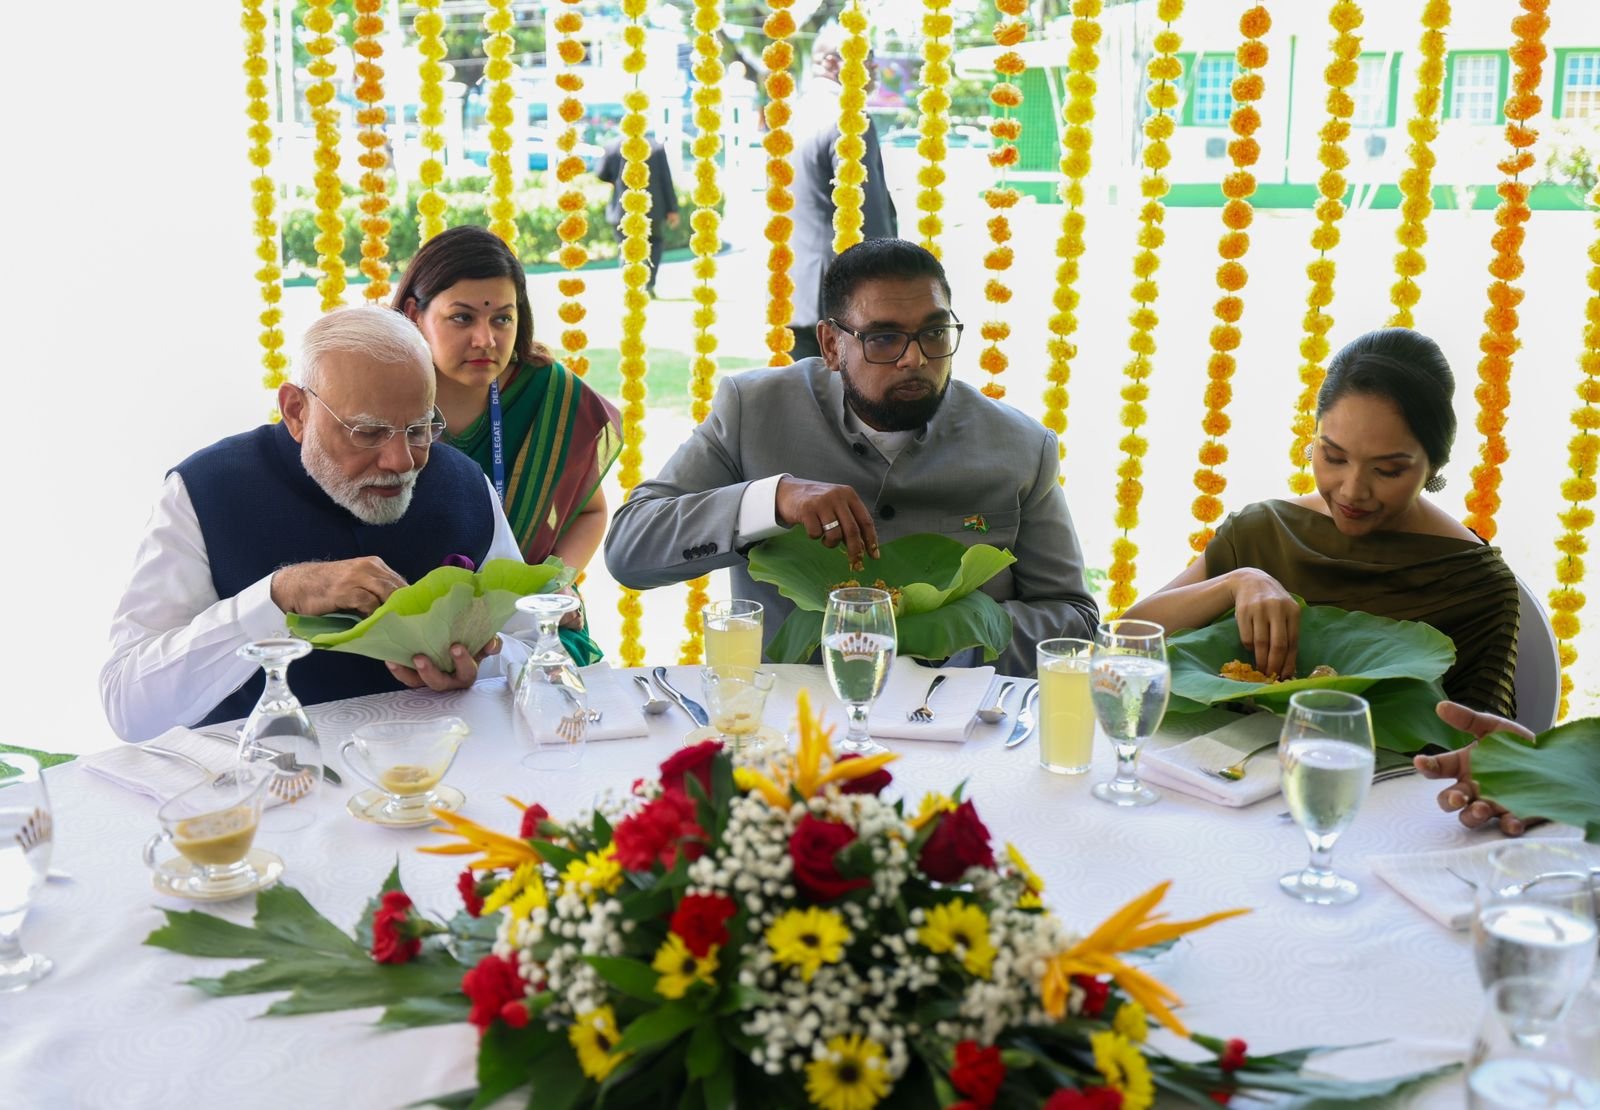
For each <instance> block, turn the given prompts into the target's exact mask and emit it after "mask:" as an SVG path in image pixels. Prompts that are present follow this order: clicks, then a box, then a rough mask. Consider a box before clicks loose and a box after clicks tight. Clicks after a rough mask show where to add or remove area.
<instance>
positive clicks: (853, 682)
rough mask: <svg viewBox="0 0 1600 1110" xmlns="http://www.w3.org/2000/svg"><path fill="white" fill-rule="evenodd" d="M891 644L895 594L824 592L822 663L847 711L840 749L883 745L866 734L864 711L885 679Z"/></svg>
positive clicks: (860, 751)
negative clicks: (826, 598) (825, 598)
mask: <svg viewBox="0 0 1600 1110" xmlns="http://www.w3.org/2000/svg"><path fill="white" fill-rule="evenodd" d="M895 644H896V632H895V625H894V599H893V598H891V597H890V596H889V592H888V591H887V590H874V589H870V588H868V587H861V586H849V587H846V588H844V589H839V590H834V591H833V592H832V593H830V594H829V595H828V607H827V608H826V609H825V610H823V613H822V666H823V669H824V670H825V671H827V673H828V685H829V686H831V687H833V693H834V696H835V697H837V698H838V699H839V700H840V701H842V702H844V704H845V709H846V711H847V713H848V714H849V719H850V726H849V729H848V731H847V732H846V734H845V738H844V739H843V740H842V741H840V743H839V748H840V750H841V751H844V752H849V753H854V754H856V755H874V754H876V753H878V752H882V751H887V750H888V749H887V748H885V747H884V746H883V745H882V744H880V743H878V742H877V741H876V740H874V739H873V738H872V737H871V736H870V735H868V733H867V715H868V714H869V713H871V712H872V703H873V702H875V701H877V700H878V695H879V694H881V693H883V684H884V683H885V682H886V681H888V678H889V667H890V666H891V665H892V664H893V663H894V653H895Z"/></svg>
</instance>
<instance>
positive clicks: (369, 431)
mask: <svg viewBox="0 0 1600 1110" xmlns="http://www.w3.org/2000/svg"><path fill="white" fill-rule="evenodd" d="M300 388H301V389H302V390H304V391H305V392H306V393H309V394H311V396H312V397H316V401H317V404H319V405H321V406H322V407H323V408H325V409H327V410H328V415H329V416H331V417H333V418H334V419H335V420H337V421H338V422H339V426H340V427H341V428H343V429H344V430H345V431H347V432H349V433H350V442H351V443H353V444H355V445H356V446H357V447H361V448H365V449H366V450H368V451H373V450H376V449H377V448H379V447H382V446H383V445H384V444H385V443H388V442H389V441H390V440H391V439H393V438H394V436H395V433H396V432H398V431H400V429H399V428H396V427H395V426H394V425H393V424H349V423H346V422H345V420H344V418H343V417H342V416H340V415H339V414H338V413H336V412H334V411H333V409H332V408H331V407H330V406H329V405H328V402H326V401H324V400H323V399H322V398H321V397H317V391H316V390H314V389H312V388H310V387H309V386H301V387H300ZM405 433H406V445H407V446H408V447H427V446H430V445H431V444H432V443H434V441H436V440H437V439H438V438H439V437H440V436H442V435H444V414H442V413H441V412H440V411H439V410H438V409H437V408H435V409H434V410H433V417H432V419H429V420H420V421H418V422H417V423H415V424H407V425H406V427H405Z"/></svg>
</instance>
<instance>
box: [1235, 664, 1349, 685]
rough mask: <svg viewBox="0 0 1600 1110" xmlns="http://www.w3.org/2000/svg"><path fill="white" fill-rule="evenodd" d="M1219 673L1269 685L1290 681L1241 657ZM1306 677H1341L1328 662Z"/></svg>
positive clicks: (1239, 679)
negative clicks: (1269, 672)
mask: <svg viewBox="0 0 1600 1110" xmlns="http://www.w3.org/2000/svg"><path fill="white" fill-rule="evenodd" d="M1218 673H1219V674H1221V675H1222V677H1223V678H1231V679H1232V680H1233V681H1235V682H1255V683H1265V684H1267V685H1273V684H1276V683H1279V682H1286V681H1288V679H1283V678H1279V677H1278V676H1277V675H1275V674H1263V673H1262V672H1261V671H1258V670H1256V669H1255V668H1254V667H1252V666H1251V665H1250V664H1248V663H1246V662H1244V661H1242V660H1239V659H1233V660H1230V661H1229V662H1227V663H1224V664H1222V670H1221V671H1219V672H1218ZM1289 677H1290V678H1293V677H1294V676H1293V675H1290V676H1289ZM1306 677H1307V678H1338V677H1339V672H1338V671H1336V670H1334V669H1333V668H1332V667H1330V666H1328V664H1326V663H1322V664H1319V665H1318V666H1315V667H1313V668H1311V673H1310V674H1308V675H1306Z"/></svg>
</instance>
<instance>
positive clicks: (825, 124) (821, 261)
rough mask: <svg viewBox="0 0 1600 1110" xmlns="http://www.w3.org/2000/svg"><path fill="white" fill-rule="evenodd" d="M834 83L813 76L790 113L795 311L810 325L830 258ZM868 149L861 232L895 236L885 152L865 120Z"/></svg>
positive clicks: (835, 165)
mask: <svg viewBox="0 0 1600 1110" xmlns="http://www.w3.org/2000/svg"><path fill="white" fill-rule="evenodd" d="M841 92H843V89H842V88H841V86H840V85H839V82H837V81H830V80H828V79H827V78H826V77H816V76H814V77H812V78H811V80H810V83H809V84H807V85H806V88H805V92H804V93H803V94H802V95H801V97H800V101H799V103H798V104H797V105H796V106H795V114H794V234H793V236H791V238H790V240H789V245H790V247H792V248H793V249H794V268H793V270H792V271H791V273H790V276H791V277H792V278H793V279H794V315H793V316H792V317H791V318H790V320H791V322H792V323H793V324H794V325H795V326H797V327H810V326H811V325H813V324H815V323H816V322H817V321H818V320H819V319H821V315H820V309H819V306H820V305H821V303H822V274H823V271H825V270H826V269H827V268H828V263H830V262H832V261H833V258H834V255H833V213H834V209H835V208H836V207H837V206H836V205H835V204H834V203H833V178H834V174H836V173H837V172H838V170H839V155H838V152H837V149H836V148H837V147H838V144H839V94H840V93H841ZM861 138H862V140H863V141H864V142H865V143H866V147H867V150H866V153H865V154H864V155H862V157H861V164H862V166H863V167H864V168H865V169H866V171H867V180H866V182H865V183H864V184H863V185H862V186H861V189H862V192H863V193H865V194H866V196H865V198H864V199H863V200H862V202H861V220H862V223H861V236H862V238H864V239H893V238H894V237H895V236H896V235H898V234H899V227H900V223H899V219H898V217H897V216H896V214H895V210H894V200H893V199H892V198H891V197H890V196H889V186H888V185H887V184H886V183H885V182H884V179H883V152H882V151H881V150H880V149H879V147H878V129H877V127H876V126H875V125H874V124H873V123H872V121H871V120H868V121H867V131H866V134H864V135H862V136H861Z"/></svg>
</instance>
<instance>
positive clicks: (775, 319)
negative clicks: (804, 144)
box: [761, 0, 795, 366]
mask: <svg viewBox="0 0 1600 1110" xmlns="http://www.w3.org/2000/svg"><path fill="white" fill-rule="evenodd" d="M793 3H794V0H771V7H772V11H771V13H770V14H768V16H767V18H766V21H765V22H764V23H762V25H761V29H762V31H763V32H765V34H766V36H767V38H769V39H771V40H772V41H771V42H769V43H768V44H767V46H766V49H765V50H763V51H762V52H761V64H762V65H764V66H766V67H767V80H766V90H767V98H768V99H767V106H766V108H765V110H764V111H763V115H764V117H765V118H766V122H767V134H766V137H765V138H763V139H762V140H761V146H762V149H764V150H765V151H766V152H767V211H768V212H770V213H771V217H770V218H769V219H768V220H767V228H766V236H767V242H768V243H769V244H771V246H770V248H769V249H768V251H767V270H768V274H767V294H768V301H767V349H768V350H770V351H771V352H772V357H771V358H770V359H768V360H767V363H768V365H770V366H788V365H789V364H790V363H791V362H793V361H794V359H793V358H791V357H790V356H789V352H790V351H792V350H794V333H792V332H791V331H790V330H789V320H790V318H791V317H793V316H794V300H793V298H794V279H793V278H791V277H790V276H789V273H790V271H791V270H792V269H793V268H794V250H793V248H791V247H790V246H789V240H790V239H791V238H792V237H793V235H794V218H793V217H792V216H790V215H789V213H790V212H792V211H794V193H792V192H790V191H789V186H791V185H793V184H794V165H793V163H791V162H790V161H789V155H790V154H792V153H793V152H794V136H793V135H791V134H790V133H789V121H790V120H791V119H792V118H793V117H794V109H793V107H792V106H791V104H790V99H791V98H792V97H793V96H794V87H795V86H794V75H793V74H792V73H790V72H789V67H790V66H792V65H794V46H793V45H791V44H790V43H789V41H788V39H789V36H790V35H792V34H794V33H795V22H794V16H793V15H791V14H790V12H789V7H790V6H791V5H792V4H793Z"/></svg>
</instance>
